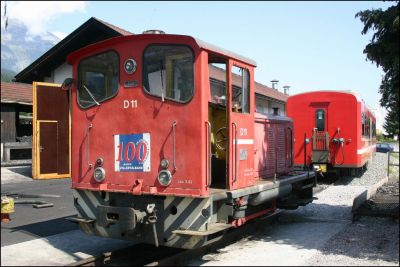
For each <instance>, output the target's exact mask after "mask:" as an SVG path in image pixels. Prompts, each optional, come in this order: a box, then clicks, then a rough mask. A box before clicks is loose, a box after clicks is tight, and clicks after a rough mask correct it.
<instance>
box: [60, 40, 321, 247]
mask: <svg viewBox="0 0 400 267" xmlns="http://www.w3.org/2000/svg"><path fill="white" fill-rule="evenodd" d="M68 62H69V63H70V64H71V65H72V66H73V82H71V80H69V81H68V82H67V83H66V85H65V86H64V87H66V88H67V87H70V105H71V107H70V109H71V118H72V119H71V121H72V136H71V139H72V149H71V150H72V159H71V162H72V188H73V189H74V204H75V206H76V208H77V210H78V217H77V218H75V219H72V220H74V221H76V222H78V223H79V224H80V225H81V228H82V229H83V230H84V231H85V232H86V233H90V234H96V235H101V236H109V237H113V238H123V239H133V240H138V241H141V242H146V243H151V244H155V245H159V244H161V245H165V246H173V247H183V248H194V247H199V246H202V245H204V244H205V243H207V242H209V240H210V238H211V236H213V237H215V236H216V234H218V235H221V234H222V233H223V232H224V231H225V230H226V229H229V228H231V227H237V226H240V225H241V224H243V223H245V222H246V220H249V219H252V218H255V217H259V216H263V215H266V214H271V213H274V211H275V210H276V209H277V208H278V207H281V208H283V207H286V208H296V207H298V206H299V205H305V204H307V203H309V202H310V201H312V187H313V186H314V185H315V179H314V173H312V172H308V173H306V172H292V169H291V165H292V161H293V157H292V156H291V155H292V147H291V145H290V144H291V142H292V138H293V137H292V135H291V134H290V135H288V134H287V133H289V132H290V133H291V131H292V126H291V125H292V122H291V120H289V119H288V118H285V117H277V116H261V115H260V116H258V118H257V119H255V112H254V110H255V108H254V106H255V102H254V67H255V66H256V63H255V62H254V61H253V60H251V59H248V58H246V57H243V56H240V55H237V54H235V53H232V52H229V51H227V50H224V49H222V48H218V47H216V46H213V45H211V44H208V43H205V42H203V41H200V40H198V39H195V38H193V37H190V36H183V35H169V34H141V35H132V36H124V37H117V38H112V39H109V40H106V41H103V42H99V43H96V44H93V45H89V46H87V47H85V48H82V49H80V50H78V51H75V52H74V53H72V54H71V55H69V56H68ZM256 120H257V122H256ZM256 127H257V129H258V133H259V134H258V135H257V136H255V128H256ZM272 140H276V142H275V141H272ZM278 146H280V147H278ZM267 154H268V155H267ZM256 156H257V162H255V161H254V159H255V157H256Z"/></svg>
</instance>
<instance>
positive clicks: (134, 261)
mask: <svg viewBox="0 0 400 267" xmlns="http://www.w3.org/2000/svg"><path fill="white" fill-rule="evenodd" d="M325 178H328V179H323V180H322V181H319V182H318V183H317V186H316V187H314V190H313V192H314V194H316V193H319V192H321V191H323V190H325V189H327V188H328V187H329V186H331V185H333V184H334V183H335V181H337V180H338V179H340V177H325ZM356 179H357V178H356ZM280 213H282V210H278V211H276V212H275V213H273V214H267V215H265V216H263V217H260V218H256V219H254V220H252V221H250V222H248V223H246V224H245V225H243V226H241V227H239V228H236V229H230V230H227V232H226V233H225V234H224V235H222V236H221V237H218V238H217V239H215V240H214V242H212V243H210V244H209V245H206V246H203V247H201V248H198V249H192V250H185V249H178V248H170V247H158V248H156V247H154V246H153V245H147V244H137V245H134V246H129V247H126V248H123V249H120V250H116V251H113V252H105V253H103V254H101V255H97V256H93V257H90V258H87V259H83V260H80V261H77V262H75V263H73V264H70V265H69V266H127V265H141V266H169V265H174V266H180V265H185V263H186V262H188V261H189V260H192V259H193V258H198V257H201V256H202V255H204V254H207V253H209V252H213V251H216V250H217V249H219V248H221V247H224V246H226V245H228V244H230V243H233V242H235V241H237V240H239V239H241V238H243V237H244V236H246V235H248V234H251V233H253V232H254V231H256V230H257V229H259V228H261V227H264V226H265V225H266V223H272V222H275V221H276V220H277V219H278V215H279V214H280Z"/></svg>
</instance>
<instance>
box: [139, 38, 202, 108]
mask: <svg viewBox="0 0 400 267" xmlns="http://www.w3.org/2000/svg"><path fill="white" fill-rule="evenodd" d="M151 46H181V47H186V48H189V50H190V52H191V53H192V56H193V92H192V96H191V97H190V98H188V99H187V100H186V101H181V100H176V99H174V98H169V97H167V96H166V94H165V95H164V100H169V101H172V102H176V103H180V104H187V103H189V102H190V101H192V99H193V98H194V96H195V94H196V64H195V62H196V60H195V59H196V53H195V52H194V50H193V48H192V47H191V46H190V45H187V44H174V43H151V44H149V45H147V46H146V47H145V48H144V49H143V53H142V90H143V91H144V92H145V94H148V95H150V96H154V97H157V98H161V96H160V95H156V94H152V93H150V92H149V91H147V90H146V89H145V86H144V81H145V76H146V71H145V67H146V64H145V53H146V50H147V49H148V48H149V47H151ZM165 75H166V79H167V77H168V73H167V72H165ZM166 84H168V81H167V80H166ZM149 90H150V88H149Z"/></svg>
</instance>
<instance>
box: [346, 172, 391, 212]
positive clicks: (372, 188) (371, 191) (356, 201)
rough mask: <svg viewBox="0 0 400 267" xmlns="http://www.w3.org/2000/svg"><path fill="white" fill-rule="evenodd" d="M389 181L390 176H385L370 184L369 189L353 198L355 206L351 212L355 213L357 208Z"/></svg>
mask: <svg viewBox="0 0 400 267" xmlns="http://www.w3.org/2000/svg"><path fill="white" fill-rule="evenodd" d="M388 181H389V177H388V176H386V177H385V178H383V179H381V180H380V181H378V182H377V183H375V184H374V185H372V186H370V187H369V188H368V189H366V190H364V191H363V192H361V194H359V195H358V196H356V197H355V198H354V199H353V207H352V209H351V212H352V213H354V211H355V210H357V209H358V208H359V207H360V206H361V205H362V204H363V203H364V202H365V201H367V200H368V199H370V198H372V197H373V196H375V195H376V191H377V190H378V188H379V187H381V186H382V185H383V184H385V183H387V182H388Z"/></svg>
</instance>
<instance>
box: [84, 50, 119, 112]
mask: <svg viewBox="0 0 400 267" xmlns="http://www.w3.org/2000/svg"><path fill="white" fill-rule="evenodd" d="M118 88H119V56H118V54H117V52H115V51H108V52H105V53H101V54H97V55H95V56H91V57H88V58H85V59H83V60H81V62H80V63H79V65H78V94H77V97H78V104H79V105H80V106H81V107H82V108H89V107H91V106H94V105H99V104H100V103H101V102H103V101H105V100H107V99H109V98H111V97H113V96H115V95H116V94H117V92H118Z"/></svg>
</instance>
